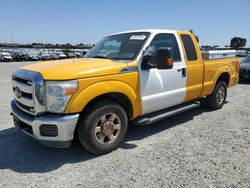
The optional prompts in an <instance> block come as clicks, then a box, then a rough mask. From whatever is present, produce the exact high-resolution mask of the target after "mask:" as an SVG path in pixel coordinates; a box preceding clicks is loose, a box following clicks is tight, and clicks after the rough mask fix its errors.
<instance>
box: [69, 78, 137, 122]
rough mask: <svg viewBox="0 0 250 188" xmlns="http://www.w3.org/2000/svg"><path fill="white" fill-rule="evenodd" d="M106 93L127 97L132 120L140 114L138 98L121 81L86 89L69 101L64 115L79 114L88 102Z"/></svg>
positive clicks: (132, 90)
mask: <svg viewBox="0 0 250 188" xmlns="http://www.w3.org/2000/svg"><path fill="white" fill-rule="evenodd" d="M108 93H121V94H123V95H125V96H127V97H128V99H129V100H130V103H131V106H132V111H133V117H132V118H134V117H137V116H139V115H140V114H141V99H140V96H138V95H136V92H135V91H134V89H133V88H132V87H131V86H130V85H128V84H127V83H125V82H122V81H101V82H97V83H95V84H92V85H90V86H88V87H86V88H85V89H83V90H82V91H80V93H77V94H76V96H74V97H73V98H72V99H71V101H70V102H69V104H68V106H67V108H66V111H65V113H79V112H81V111H82V110H83V109H84V107H85V106H86V105H87V104H88V103H89V102H90V101H92V100H93V99H95V98H96V97H98V96H101V95H103V94H108Z"/></svg>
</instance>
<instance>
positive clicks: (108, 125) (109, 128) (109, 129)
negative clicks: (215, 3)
mask: <svg viewBox="0 0 250 188" xmlns="http://www.w3.org/2000/svg"><path fill="white" fill-rule="evenodd" d="M101 132H102V134H103V135H105V136H109V135H110V134H112V133H113V132H114V123H113V122H112V121H110V120H107V121H104V122H103V123H102V125H101Z"/></svg>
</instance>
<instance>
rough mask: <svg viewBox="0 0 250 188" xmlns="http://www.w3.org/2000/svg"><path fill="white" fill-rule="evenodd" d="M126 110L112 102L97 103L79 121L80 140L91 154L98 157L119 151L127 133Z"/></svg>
mask: <svg viewBox="0 0 250 188" xmlns="http://www.w3.org/2000/svg"><path fill="white" fill-rule="evenodd" d="M127 126H128V118H127V114H126V113H125V110H124V109H123V108H122V107H121V106H120V105H119V104H118V103H115V102H112V101H100V102H97V103H95V104H94V105H93V106H91V107H90V108H89V109H87V114H85V115H84V116H83V117H82V118H81V119H80V121H79V124H78V138H79V141H80V143H81V144H82V145H83V147H84V148H85V149H87V150H88V151H89V152H91V153H93V154H97V155H101V154H105V153H109V152H111V151H113V150H115V149H117V148H118V147H119V146H120V144H121V143H122V141H123V140H124V138H125V136H126V133H127Z"/></svg>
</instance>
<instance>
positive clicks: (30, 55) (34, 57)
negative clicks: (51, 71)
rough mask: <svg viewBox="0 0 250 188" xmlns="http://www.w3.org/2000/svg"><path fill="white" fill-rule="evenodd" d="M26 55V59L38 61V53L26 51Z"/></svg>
mask: <svg viewBox="0 0 250 188" xmlns="http://www.w3.org/2000/svg"><path fill="white" fill-rule="evenodd" d="M26 55H27V56H26V60H27V61H38V60H39V57H38V53H36V52H28V53H27V54H26Z"/></svg>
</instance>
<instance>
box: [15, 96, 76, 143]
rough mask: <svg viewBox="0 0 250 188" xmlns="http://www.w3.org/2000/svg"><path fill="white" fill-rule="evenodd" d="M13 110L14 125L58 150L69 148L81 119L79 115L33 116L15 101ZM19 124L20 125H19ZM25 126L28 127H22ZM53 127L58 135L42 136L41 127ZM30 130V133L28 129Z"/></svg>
mask: <svg viewBox="0 0 250 188" xmlns="http://www.w3.org/2000/svg"><path fill="white" fill-rule="evenodd" d="M11 109H12V113H13V116H14V123H15V126H16V127H19V128H20V129H21V130H22V131H23V132H25V133H26V134H28V135H29V136H31V137H33V138H35V139H37V140H38V141H39V142H41V143H42V144H44V145H47V146H51V147H58V148H66V147H69V146H70V144H71V141H72V140H73V137H74V131H75V127H76V124H77V121H78V118H79V114H73V115H51V114H50V115H43V116H37V117H34V116H31V115H28V114H26V113H24V112H23V111H21V110H20V109H19V108H18V107H17V105H16V103H15V101H14V100H13V101H11ZM17 122H18V123H19V124H17ZM21 123H22V125H25V126H26V127H25V128H24V127H22V126H20V125H21ZM44 125H45V126H49V125H53V126H54V127H55V126H56V127H57V135H56V136H55V135H53V136H51V135H50V136H42V135H41V129H40V127H41V126H44ZM26 128H29V131H28V129H26Z"/></svg>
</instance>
